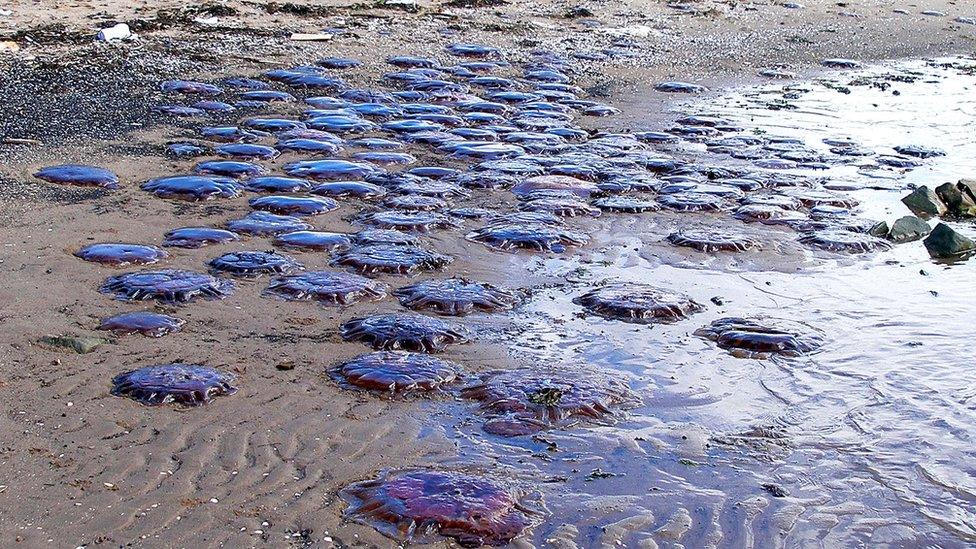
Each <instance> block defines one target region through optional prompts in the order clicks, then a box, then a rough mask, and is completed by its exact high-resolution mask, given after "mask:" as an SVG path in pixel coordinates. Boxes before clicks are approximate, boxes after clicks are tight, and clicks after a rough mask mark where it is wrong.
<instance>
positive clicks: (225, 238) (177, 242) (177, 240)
mask: <svg viewBox="0 0 976 549" xmlns="http://www.w3.org/2000/svg"><path fill="white" fill-rule="evenodd" d="M239 239H240V236H238V235H237V233H234V232H231V231H225V230H224V229H214V228H212V227H182V228H179V229H173V230H172V231H169V232H167V233H166V234H165V235H163V246H171V247H176V248H202V247H204V246H209V245H211V244H223V243H225V242H233V241H235V240H239Z"/></svg>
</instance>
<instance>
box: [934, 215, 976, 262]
mask: <svg viewBox="0 0 976 549" xmlns="http://www.w3.org/2000/svg"><path fill="white" fill-rule="evenodd" d="M923 243H924V244H925V249H926V250H928V251H929V255H931V256H932V257H955V256H959V255H962V254H965V253H968V252H972V251H976V242H973V240H972V239H970V238H967V237H965V236H963V235H961V234H959V233H957V232H956V231H954V230H952V228H951V227H949V226H948V225H946V224H945V223H939V224H938V225H936V226H935V228H934V229H932V232H931V233H929V236H928V237H927V238H926V239H925V240H924V241H923Z"/></svg>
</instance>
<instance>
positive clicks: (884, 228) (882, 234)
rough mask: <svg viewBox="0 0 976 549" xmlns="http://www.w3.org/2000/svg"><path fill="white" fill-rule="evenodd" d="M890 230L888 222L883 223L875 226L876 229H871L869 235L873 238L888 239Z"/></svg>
mask: <svg viewBox="0 0 976 549" xmlns="http://www.w3.org/2000/svg"><path fill="white" fill-rule="evenodd" d="M890 230H891V229H890V228H889V227H888V222H887V221H882V222H880V223H878V224H877V225H875V226H874V227H871V230H869V231H868V234H869V235H871V236H876V237H878V238H886V237H887V236H888V232H889V231H890Z"/></svg>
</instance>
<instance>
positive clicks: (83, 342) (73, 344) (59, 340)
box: [38, 335, 108, 354]
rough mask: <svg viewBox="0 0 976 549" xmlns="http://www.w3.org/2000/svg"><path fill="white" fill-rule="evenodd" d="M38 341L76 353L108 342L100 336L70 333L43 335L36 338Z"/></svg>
mask: <svg viewBox="0 0 976 549" xmlns="http://www.w3.org/2000/svg"><path fill="white" fill-rule="evenodd" d="M38 343H41V344H42V345H47V346H50V347H58V348H61V349H69V350H72V351H74V352H76V353H78V354H86V353H90V352H92V351H94V350H95V349H96V348H98V347H99V346H100V345H103V344H105V343H108V340H107V339H102V338H100V337H82V336H72V335H59V336H51V335H48V336H44V337H42V338H40V339H39V340H38Z"/></svg>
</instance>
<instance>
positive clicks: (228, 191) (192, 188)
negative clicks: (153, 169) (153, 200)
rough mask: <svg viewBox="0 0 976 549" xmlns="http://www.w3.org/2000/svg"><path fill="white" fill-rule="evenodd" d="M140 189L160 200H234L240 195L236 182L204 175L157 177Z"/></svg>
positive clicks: (239, 186) (239, 185)
mask: <svg viewBox="0 0 976 549" xmlns="http://www.w3.org/2000/svg"><path fill="white" fill-rule="evenodd" d="M141 188H142V190H144V191H149V192H151V193H153V194H155V195H156V196H158V197H160V198H177V199H181V200H210V199H212V198H234V197H235V196H238V195H239V194H241V184H240V183H238V182H237V181H235V180H233V179H230V178H228V177H218V176H205V175H175V176H170V177H159V178H156V179H150V180H149V181H146V182H145V183H143V184H142V187H141Z"/></svg>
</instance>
